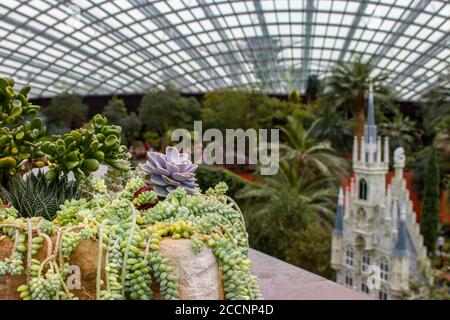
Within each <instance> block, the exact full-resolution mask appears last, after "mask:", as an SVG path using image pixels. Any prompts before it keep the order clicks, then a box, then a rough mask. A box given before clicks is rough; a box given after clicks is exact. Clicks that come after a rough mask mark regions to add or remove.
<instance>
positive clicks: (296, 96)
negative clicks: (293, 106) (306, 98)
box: [288, 89, 302, 104]
mask: <svg viewBox="0 0 450 320" xmlns="http://www.w3.org/2000/svg"><path fill="white" fill-rule="evenodd" d="M288 101H289V102H292V103H298V104H299V103H301V102H302V97H301V96H300V92H299V91H298V90H297V89H295V90H292V91H291V92H290V93H289V95H288Z"/></svg>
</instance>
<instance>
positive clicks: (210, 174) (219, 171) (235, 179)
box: [195, 165, 249, 198]
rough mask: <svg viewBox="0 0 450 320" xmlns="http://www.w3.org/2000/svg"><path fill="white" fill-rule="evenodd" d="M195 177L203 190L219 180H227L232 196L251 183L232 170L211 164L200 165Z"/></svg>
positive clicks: (234, 196) (229, 192)
mask: <svg viewBox="0 0 450 320" xmlns="http://www.w3.org/2000/svg"><path fill="white" fill-rule="evenodd" d="M195 177H196V178H197V183H198V185H199V187H200V189H201V190H202V191H206V190H207V189H208V188H209V187H210V186H214V185H216V184H218V183H219V182H225V183H226V184H227V186H228V195H229V196H230V197H231V198H236V197H237V196H238V195H239V192H240V191H241V189H242V188H244V187H245V186H246V185H247V184H249V182H248V181H246V180H245V179H243V178H241V177H240V176H238V175H237V174H234V173H233V172H232V171H229V170H227V169H223V168H219V167H214V166H209V165H199V166H198V168H197V172H196V174H195Z"/></svg>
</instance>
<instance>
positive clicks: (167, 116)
mask: <svg viewBox="0 0 450 320" xmlns="http://www.w3.org/2000/svg"><path fill="white" fill-rule="evenodd" d="M200 110H201V108H200V104H199V102H198V101H197V100H196V99H195V98H185V97H183V96H181V94H180V93H179V92H178V91H176V90H175V89H174V88H172V87H167V88H166V89H165V90H157V89H154V90H150V91H149V92H148V93H147V94H146V95H145V96H144V98H143V99H142V102H141V105H140V107H139V118H140V119H142V123H143V125H144V127H145V129H146V130H152V131H158V132H159V133H160V134H161V135H164V134H165V132H166V131H167V130H169V129H177V128H185V129H188V130H189V129H191V128H192V127H193V124H194V120H198V119H200Z"/></svg>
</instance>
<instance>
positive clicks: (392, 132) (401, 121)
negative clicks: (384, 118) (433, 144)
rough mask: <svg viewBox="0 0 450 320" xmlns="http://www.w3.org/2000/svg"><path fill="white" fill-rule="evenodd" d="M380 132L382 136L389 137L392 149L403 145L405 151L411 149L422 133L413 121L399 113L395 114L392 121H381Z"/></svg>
mask: <svg viewBox="0 0 450 320" xmlns="http://www.w3.org/2000/svg"><path fill="white" fill-rule="evenodd" d="M380 133H381V135H382V136H387V137H389V141H390V145H391V148H392V149H395V148H397V147H403V148H405V150H407V151H411V148H412V147H413V146H414V145H415V143H416V142H417V141H419V140H420V137H421V135H422V131H421V130H419V129H418V128H416V124H415V122H414V121H412V120H410V119H409V117H404V116H403V115H401V114H397V115H396V116H395V117H394V119H392V121H389V122H384V123H382V124H381V125H380Z"/></svg>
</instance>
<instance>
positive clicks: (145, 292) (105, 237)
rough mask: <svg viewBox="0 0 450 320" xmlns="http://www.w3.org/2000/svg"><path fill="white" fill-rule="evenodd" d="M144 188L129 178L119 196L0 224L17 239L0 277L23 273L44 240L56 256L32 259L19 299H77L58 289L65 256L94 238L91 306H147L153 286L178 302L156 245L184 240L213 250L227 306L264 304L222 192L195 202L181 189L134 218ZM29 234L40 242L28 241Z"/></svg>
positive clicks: (235, 211) (150, 197)
mask: <svg viewBox="0 0 450 320" xmlns="http://www.w3.org/2000/svg"><path fill="white" fill-rule="evenodd" d="M143 186H144V179H143V178H140V177H134V178H132V179H130V180H129V182H128V183H127V185H126V186H125V188H124V189H123V190H122V191H121V192H118V193H115V194H112V195H108V193H104V192H100V193H98V192H93V194H92V199H89V200H87V199H79V200H71V201H66V202H65V203H64V204H63V205H62V206H61V208H60V210H59V211H58V213H57V216H56V218H55V219H54V220H53V221H52V222H48V221H47V222H46V221H44V220H42V219H35V218H32V219H27V220H24V219H23V218H15V217H13V216H9V217H7V218H6V219H5V220H4V221H3V220H2V221H1V222H2V223H3V222H4V223H5V225H4V228H3V229H2V232H3V233H4V234H5V235H7V236H9V237H12V238H14V239H16V240H15V244H16V245H15V246H14V247H15V249H14V253H13V255H12V257H11V258H7V259H6V260H4V261H0V277H1V276H4V275H5V274H13V275H20V274H23V272H24V259H25V253H28V250H30V249H32V250H35V251H36V250H38V249H39V250H40V248H42V244H43V243H44V241H45V242H47V245H49V246H51V247H52V248H54V250H55V251H54V252H56V253H58V254H56V255H50V256H49V257H48V258H47V259H45V260H44V261H40V260H38V259H37V258H36V259H31V260H30V262H31V267H30V268H29V269H28V270H27V272H28V273H27V277H26V279H27V280H26V282H25V283H24V284H23V285H21V286H19V288H18V289H17V291H18V292H19V293H20V297H21V298H22V299H24V300H41V299H46V300H53V299H63V300H65V299H76V297H75V296H74V295H73V293H72V292H70V290H69V288H68V287H67V286H65V285H64V284H65V282H66V281H67V277H68V267H69V262H70V259H71V254H72V253H73V251H74V250H75V249H76V248H77V246H78V245H79V243H80V240H82V239H94V240H98V244H99V248H100V249H99V250H98V256H97V280H96V292H97V297H96V298H97V299H102V300H124V299H134V300H149V299H151V298H152V297H153V292H152V288H151V285H152V282H154V281H155V282H157V283H158V284H159V287H160V296H161V298H162V299H168V300H169V299H170V300H172V299H173V300H175V299H179V298H180V292H179V280H178V278H177V275H176V273H175V272H174V268H173V267H172V266H171V265H170V263H169V259H168V258H167V257H166V256H165V255H164V254H163V252H162V251H161V250H160V247H159V244H160V242H161V241H162V240H163V238H165V237H171V238H172V239H180V238H186V239H193V248H192V250H194V251H196V252H199V251H201V250H203V248H204V247H206V246H209V247H210V248H211V250H212V252H213V253H214V255H215V256H216V258H217V261H218V264H219V266H220V267H221V270H222V272H223V279H224V282H223V285H224V291H225V297H226V298H227V299H240V300H242V299H261V298H262V297H261V294H260V292H259V289H258V285H257V280H256V278H255V277H254V276H252V275H251V274H250V266H251V262H250V260H249V258H248V249H249V247H248V235H247V233H246V231H245V226H244V221H243V218H242V214H241V212H240V210H239V208H238V207H237V206H236V205H235V204H234V202H232V201H231V202H229V198H228V197H227V196H226V195H225V194H224V192H225V191H226V189H227V188H226V185H224V184H219V185H218V186H216V187H214V188H213V189H210V190H209V191H208V192H207V193H206V194H196V195H188V194H187V193H186V190H184V189H182V188H178V189H176V190H173V191H172V192H171V193H170V194H169V195H168V196H167V198H166V199H165V200H163V201H159V202H158V203H157V204H156V205H154V206H153V207H151V208H148V209H146V210H145V211H139V210H137V209H136V208H135V206H134V205H133V202H139V204H142V202H143V201H151V202H154V201H155V200H156V199H157V196H156V193H155V192H153V191H148V192H146V193H145V196H141V195H142V193H141V195H138V196H136V197H135V195H134V194H135V191H137V190H138V189H140V188H141V187H143ZM0 219H2V216H0ZM44 226H45V227H44ZM41 227H42V228H41ZM28 228H30V229H31V230H30V229H28ZM44 229H45V232H48V233H47V235H49V236H52V235H55V231H56V230H58V235H59V236H58V239H61V241H56V243H53V240H52V238H50V237H47V236H46V235H45V234H43V233H42V232H44ZM27 231H30V234H32V235H33V238H32V239H31V241H32V246H31V248H30V247H28V246H27V244H26V243H25V240H26V234H29V233H28V232H27ZM35 232H37V233H38V237H35V236H34V234H33V233H35ZM44 238H45V239H44ZM102 248H104V250H102ZM57 259H58V260H57ZM102 261H104V263H102ZM103 267H104V269H103ZM103 274H104V275H105V277H104V278H103V277H102V275H103ZM102 278H103V279H106V281H103V279H102Z"/></svg>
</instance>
